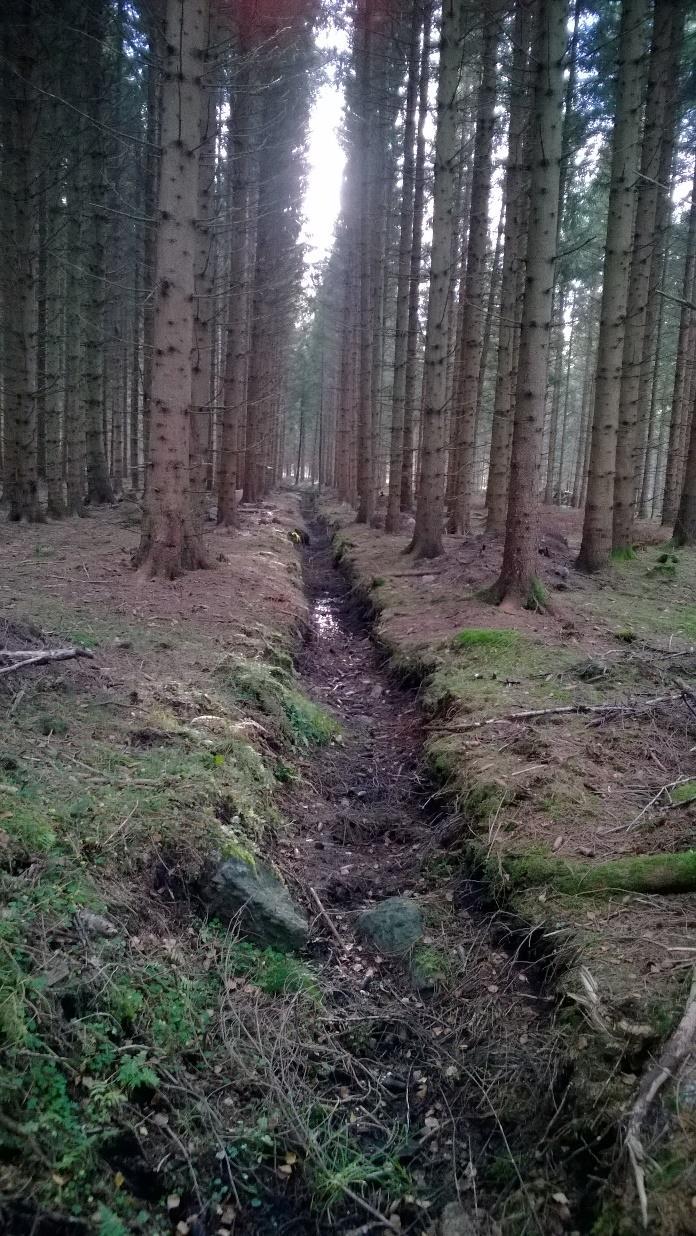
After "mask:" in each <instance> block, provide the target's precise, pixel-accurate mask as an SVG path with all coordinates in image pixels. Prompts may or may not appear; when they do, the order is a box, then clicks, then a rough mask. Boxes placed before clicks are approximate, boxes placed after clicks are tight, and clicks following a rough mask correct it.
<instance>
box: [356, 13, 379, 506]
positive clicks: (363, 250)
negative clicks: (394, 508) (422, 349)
mask: <svg viewBox="0 0 696 1236" xmlns="http://www.w3.org/2000/svg"><path fill="white" fill-rule="evenodd" d="M358 19H359V23H360V27H361V29H360V52H359V57H358V69H357V72H358V81H359V87H358V90H359V94H358V98H359V107H360V117H361V122H360V165H359V167H360V207H359V218H360V249H359V253H360V378H359V382H358V497H359V504H358V513H357V516H356V518H357V522H358V523H369V522H370V519H371V518H372V513H373V511H374V499H375V492H374V476H373V458H372V334H373V299H372V295H371V292H372V287H371V283H372V279H371V276H372V262H371V257H372V219H371V217H370V213H371V212H370V204H371V197H372V174H373V147H374V136H373V133H372V124H373V119H372V114H371V113H372V109H373V106H374V102H373V98H372V94H373V76H374V73H373V64H372V61H373V54H372V41H373V34H372V20H373V18H372V14H371V6H370V4H369V0H361V3H360V5H359V7H358Z"/></svg>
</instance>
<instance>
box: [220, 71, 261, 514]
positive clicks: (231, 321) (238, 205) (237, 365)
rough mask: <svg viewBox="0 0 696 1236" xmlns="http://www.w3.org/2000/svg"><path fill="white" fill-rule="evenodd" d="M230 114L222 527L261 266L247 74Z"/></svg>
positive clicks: (231, 510) (256, 103) (252, 102)
mask: <svg viewBox="0 0 696 1236" xmlns="http://www.w3.org/2000/svg"><path fill="white" fill-rule="evenodd" d="M239 87H240V88H239V91H238V93H237V97H236V99H235V105H234V109H233V112H232V113H231V115H230V133H229V138H228V158H229V157H230V155H232V156H233V167H234V175H233V178H232V209H231V220H230V222H231V227H230V275H229V278H230V288H231V290H232V297H231V300H230V306H229V317H228V321H227V339H226V346H225V375H224V388H223V389H224V398H223V403H224V413H223V422H222V456H221V461H220V462H221V467H220V478H219V490H218V523H220V524H225V525H226V526H227V527H233V526H234V524H235V522H236V518H237V515H236V490H237V485H238V476H241V475H242V470H241V467H240V464H241V462H242V460H243V456H244V453H243V441H242V440H241V435H242V434H243V433H244V427H245V425H246V417H247V388H248V379H249V349H250V346H251V319H252V305H253V280H254V270H255V266H256V224H257V215H258V200H259V160H258V153H257V149H256V147H257V140H258V139H257V126H258V118H259V110H260V98H259V95H258V94H257V93H256V91H255V90H254V89H253V79H252V77H251V75H250V74H249V73H248V72H247V73H246V74H245V75H244V77H243V78H242V79H241V80H240V82H239Z"/></svg>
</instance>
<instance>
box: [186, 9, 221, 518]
mask: <svg viewBox="0 0 696 1236" xmlns="http://www.w3.org/2000/svg"><path fill="white" fill-rule="evenodd" d="M207 41H208V47H209V46H210V30H208V32H207ZM207 59H208V52H207V51H206V62H207ZM202 67H203V71H205V68H206V67H207V64H206V65H204V66H202ZM216 126H217V108H216V100H215V93H214V91H213V89H212V87H211V86H210V83H208V84H207V86H206V85H204V87H203V100H202V105H201V119H200V144H199V148H198V212H197V219H196V256H195V268H194V287H195V301H194V314H193V377H192V382H191V400H192V406H191V432H190V439H189V470H190V474H191V478H190V483H191V501H192V503H193V504H194V506H195V508H196V509H197V511H198V512H199V514H200V518H201V519H202V518H203V515H204V511H205V506H206V494H207V491H206V484H205V477H206V467H207V457H208V453H209V451H210V449H211V447H212V440H213V427H212V416H213V413H212V408H211V406H210V370H211V366H212V347H213V333H212V319H213V292H214V286H213V264H214V260H213V246H214V239H213V212H214V202H213V196H214V192H215V139H216Z"/></svg>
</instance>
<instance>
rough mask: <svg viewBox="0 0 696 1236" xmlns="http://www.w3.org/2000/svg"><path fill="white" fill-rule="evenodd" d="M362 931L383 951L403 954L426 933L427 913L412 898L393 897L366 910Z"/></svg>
mask: <svg viewBox="0 0 696 1236" xmlns="http://www.w3.org/2000/svg"><path fill="white" fill-rule="evenodd" d="M357 926H358V931H359V933H360V935H361V936H363V937H364V938H365V939H366V940H368V941H369V943H370V944H371V945H372V946H373V947H374V948H376V949H378V951H379V952H380V953H385V954H388V955H391V956H393V957H403V955H404V954H405V953H408V952H410V950H411V949H412V948H413V946H414V945H415V944H417V943H418V941H419V940H420V938H421V936H422V935H423V916H422V914H421V912H420V907H419V905H418V903H417V902H416V901H413V900H412V899H411V898H410V897H389V898H388V899H387V900H386V901H381V902H380V903H379V905H376V906H373V907H372V909H371V910H365V911H364V912H363V913H362V914H361V915H360V917H359V919H358V924H357Z"/></svg>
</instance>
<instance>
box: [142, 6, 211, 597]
mask: <svg viewBox="0 0 696 1236" xmlns="http://www.w3.org/2000/svg"><path fill="white" fill-rule="evenodd" d="M206 8H207V6H206V4H205V3H204V0H201V2H200V3H191V0H167V6H166V40H165V44H166V49H165V61H164V70H165V72H164V80H163V83H162V153H161V166H160V184H159V215H160V220H159V225H158V229H157V252H156V261H155V323H154V363H153V372H152V426H151V433H150V454H149V459H148V472H149V476H148V483H147V487H146V501H145V512H144V518H143V529H142V537H141V541H140V546H139V549H138V552H137V555H136V564H137V565H139V566H141V567H142V568H143V569H144V570H145V571H146V572H147V574H149V575H157V576H162V577H164V578H166V579H174V578H176V576H177V575H180V574H181V573H182V572H183V571H185V570H193V569H195V568H197V567H201V566H205V565H206V558H205V551H204V547H203V542H202V536H201V530H200V527H199V526H198V522H197V520H196V518H195V512H194V509H193V504H192V502H191V490H190V484H189V436H190V418H191V403H192V350H193V306H194V253H195V247H196V227H195V219H196V210H197V203H198V157H197V152H198V144H199V141H200V115H201V81H200V65H201V61H202V58H203V56H204V55H205V47H206V38H207V31H208V15H207V12H206Z"/></svg>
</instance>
